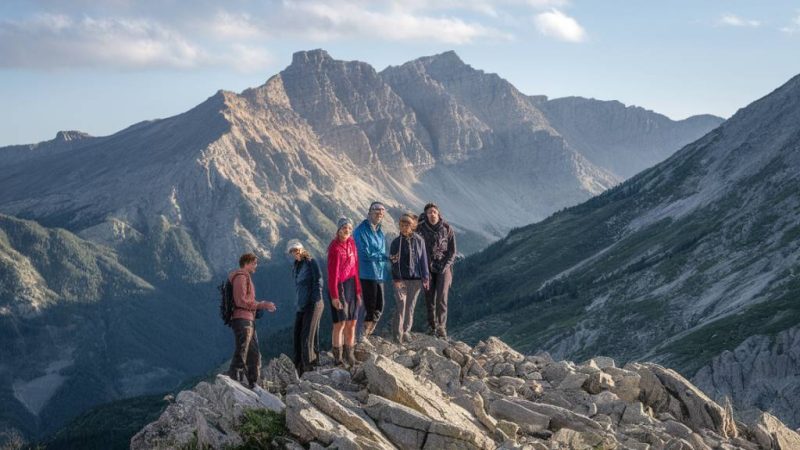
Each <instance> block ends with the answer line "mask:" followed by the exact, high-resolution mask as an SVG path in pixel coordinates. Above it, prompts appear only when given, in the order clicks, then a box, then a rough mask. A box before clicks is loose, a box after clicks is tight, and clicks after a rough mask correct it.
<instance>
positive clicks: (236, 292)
mask: <svg viewBox="0 0 800 450" xmlns="http://www.w3.org/2000/svg"><path fill="white" fill-rule="evenodd" d="M256 267H258V258H257V257H256V255H254V254H252V253H245V254H244V255H242V256H241V257H240V258H239V269H237V270H234V271H233V272H231V273H230V275H228V280H229V281H230V282H231V284H232V285H233V302H234V304H235V307H234V309H233V315H232V316H231V328H233V335H234V338H235V340H236V349H235V350H234V352H233V357H232V358H231V366H230V368H229V369H228V376H230V377H231V378H233V379H234V380H237V381H239V382H243V381H244V377H242V372H246V373H245V375H246V376H247V386H248V387H249V388H251V389H252V388H253V387H255V385H256V384H257V383H258V379H259V376H260V375H261V352H260V351H259V350H258V335H256V323H255V320H256V311H257V310H259V309H266V310H267V311H269V312H274V311H275V304H274V303H272V302H266V301H264V302H257V301H256V288H255V286H254V285H253V279H252V278H251V276H250V275H251V274H252V273H254V272H255V271H256ZM245 367H246V368H247V370H246V371H245Z"/></svg>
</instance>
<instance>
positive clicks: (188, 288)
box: [0, 51, 690, 426]
mask: <svg viewBox="0 0 800 450" xmlns="http://www.w3.org/2000/svg"><path fill="white" fill-rule="evenodd" d="M450 72H452V76H450V75H448V73H450ZM418 92H428V93H430V99H434V98H435V99H436V100H435V102H433V101H432V100H431V103H430V104H429V103H426V101H425V100H426V98H425V97H417V96H415V95H416V94H417V93H418ZM471 93H474V94H475V95H476V97H475V98H472V97H471V96H470V95H471ZM686 139H687V140H689V139H690V136H687V137H686ZM0 156H1V157H0V180H2V183H1V185H0V212H2V213H4V214H10V215H11V216H15V217H19V218H23V219H31V220H35V221H36V222H38V223H39V224H41V225H43V226H46V227H48V228H62V229H65V230H66V232H61V231H58V232H56V231H52V230H51V231H47V233H49V234H55V235H56V237H57V238H58V239H55V240H54V241H59V240H60V239H61V240H63V241H65V242H72V241H88V242H85V243H82V244H80V247H81V248H83V249H88V248H91V250H86V251H87V252H89V255H88V256H87V255H83V256H86V257H87V258H88V259H89V260H90V262H91V264H94V265H97V264H99V263H98V261H105V260H106V259H107V258H111V259H115V260H116V261H117V262H118V263H119V265H120V266H121V268H120V269H119V271H120V272H121V273H125V276H126V277H129V278H131V279H133V280H136V283H139V284H141V285H142V286H147V288H146V289H145V291H146V292H148V294H145V295H146V296H151V297H148V298H152V297H160V296H162V295H163V296H165V297H169V298H171V299H173V300H174V302H175V303H176V305H177V306H176V308H178V309H180V310H183V309H192V308H196V307H198V306H197V305H198V302H199V301H200V300H198V299H202V300H203V304H202V308H208V307H209V306H208V304H207V303H205V301H206V299H208V298H209V297H213V294H210V293H209V292H213V288H212V287H211V285H212V284H213V282H214V281H216V280H217V279H218V278H219V276H220V274H222V273H224V272H225V271H227V270H228V269H230V267H231V266H232V265H234V264H235V258H236V256H237V255H239V254H241V253H242V252H244V251H256V252H257V253H259V254H260V255H261V256H262V260H263V261H265V262H267V264H264V265H262V268H261V270H260V272H259V273H258V274H257V277H256V282H257V284H258V285H259V286H266V287H267V289H264V290H261V291H260V292H264V291H266V293H265V295H266V296H270V297H272V298H274V299H276V300H278V302H279V305H280V306H281V308H280V312H281V314H282V315H280V316H279V317H278V318H277V319H278V320H277V322H278V323H282V322H283V321H284V320H285V319H286V317H288V315H290V314H291V311H292V308H291V306H290V305H291V304H292V300H291V298H292V297H291V295H292V294H291V290H290V289H289V287H288V281H286V280H288V277H287V276H286V275H287V274H286V272H287V268H286V264H285V261H284V260H283V259H282V258H279V257H276V253H275V252H276V250H277V255H280V254H282V253H283V252H282V248H283V244H284V243H285V241H286V239H288V238H293V237H299V238H302V239H304V240H305V241H306V242H308V244H309V246H310V247H311V248H312V249H313V250H314V251H315V252H316V253H317V254H321V253H322V251H323V249H324V248H325V246H326V245H327V242H328V240H329V239H330V237H331V236H332V235H333V232H334V221H335V220H336V218H337V216H338V215H339V214H347V215H349V216H350V217H352V218H354V219H356V218H358V217H360V216H362V215H363V213H364V211H365V210H366V208H367V206H368V205H369V203H370V202H371V201H372V200H374V199H381V200H384V201H385V202H386V203H387V204H388V205H389V210H390V216H391V217H396V216H397V215H398V213H400V212H402V211H404V210H407V209H412V210H417V209H419V208H420V207H421V206H422V205H423V204H424V203H425V202H427V201H430V200H435V201H438V202H439V203H440V204H441V206H442V208H443V210H444V212H445V216H446V217H447V218H448V219H449V220H451V221H452V222H453V223H454V224H455V225H456V226H457V227H458V229H459V236H460V241H459V242H460V248H461V249H462V251H465V252H467V253H468V252H470V251H473V250H476V249H478V248H481V247H483V246H484V245H486V243H488V241H489V240H490V239H493V238H496V237H499V236H501V235H502V234H504V233H505V232H506V231H507V230H508V229H510V228H511V227H512V226H515V225H521V224H525V223H529V222H531V221H534V220H538V219H539V218H542V217H544V216H545V215H547V214H549V213H550V212H552V211H555V210H557V209H559V208H562V207H564V206H566V205H568V204H573V203H576V202H578V201H580V200H582V199H585V198H588V197H589V196H591V195H593V194H596V193H598V192H600V191H602V190H603V189H606V188H608V187H610V186H612V185H613V184H615V183H617V182H618V181H619V179H618V178H615V177H613V176H611V175H609V173H608V171H607V170H605V169H604V168H602V167H598V166H596V165H593V164H592V163H591V162H589V161H588V160H587V159H586V158H584V157H583V156H582V155H581V154H580V153H578V152H577V151H576V150H574V149H573V148H572V147H571V145H570V143H569V142H568V140H565V138H564V136H561V135H560V134H559V132H558V130H556V129H554V128H553V127H552V126H551V125H550V124H548V122H547V117H546V116H545V115H544V114H543V113H542V112H541V111H539V110H538V109H537V108H536V107H535V106H534V105H533V104H532V103H531V102H530V101H529V99H528V97H526V96H524V95H522V94H521V93H519V92H518V91H517V90H516V89H515V88H514V87H513V86H511V85H510V83H508V82H507V81H505V80H503V79H502V78H500V77H499V76H497V75H493V74H485V73H484V72H482V71H478V70H475V69H472V68H471V67H470V66H468V65H466V64H464V63H463V62H462V61H461V60H460V59H459V58H458V57H457V56H456V55H455V54H454V53H446V54H442V55H437V56H434V57H428V58H422V59H421V60H418V61H416V62H411V63H408V64H407V65H404V66H400V67H397V68H388V69H386V70H384V71H382V72H377V71H375V70H374V69H373V68H371V67H370V66H368V65H367V64H364V63H360V62H346V61H336V60H334V59H333V58H331V57H330V56H329V55H328V54H327V53H326V52H324V51H311V52H299V53H297V54H296V55H295V56H294V60H293V63H292V65H290V66H289V67H288V68H287V69H286V70H285V71H283V72H281V73H280V74H278V75H275V76H273V77H271V78H270V79H269V80H268V81H267V82H266V83H265V84H264V85H262V86H260V87H256V88H253V89H248V90H245V91H244V92H242V93H240V94H236V93H232V92H226V91H220V92H217V93H216V94H214V95H213V96H211V97H210V98H208V99H207V100H206V101H204V102H203V103H201V104H200V105H198V106H196V107H195V108H192V109H191V110H189V111H187V112H185V113H183V114H179V115H177V116H174V117H169V118H166V119H158V120H151V121H145V122H141V123H138V124H135V125H132V126H131V127H129V128H126V129H124V130H122V131H120V132H118V133H115V134H112V135H110V136H104V137H90V136H86V135H84V134H81V133H80V132H63V133H59V135H58V136H57V137H56V139H55V140H53V141H49V142H46V143H41V144H37V145H31V146H14V147H6V148H0ZM531 192H534V193H535V195H531ZM499 216H502V217H505V220H502V221H498V220H497V217H499ZM9 220H13V219H9ZM387 221H388V222H389V223H388V224H387V228H388V229H389V231H390V232H391V231H393V228H394V225H393V223H392V222H393V221H392V220H391V218H390V219H387ZM64 233H68V234H64ZM91 244H97V245H99V246H100V247H92V246H91ZM59 245H60V244H59ZM15 251H16V253H10V254H12V255H13V258H11V260H10V261H11V262H10V263H9V264H10V265H9V266H4V267H3V272H2V273H0V277H2V278H3V279H10V280H12V282H13V283H14V284H13V286H12V285H9V286H10V287H9V289H8V291H7V292H6V293H4V295H7V296H8V297H4V298H2V299H1V300H2V301H0V305H6V306H4V307H7V308H8V309H7V310H4V312H5V319H4V320H7V321H6V322H5V323H7V324H12V325H4V327H5V326H8V327H9V329H10V330H13V332H12V335H13V339H16V340H18V341H19V342H20V343H21V344H20V345H23V346H25V347H26V348H27V351H28V353H27V355H28V356H27V357H29V358H30V359H32V360H35V361H37V362H38V364H39V365H38V366H37V367H35V368H33V369H31V370H26V371H20V370H15V369H14V366H13V365H12V366H10V367H6V368H4V370H5V374H4V383H3V385H2V389H3V390H4V392H7V393H8V392H11V390H12V388H11V386H12V385H13V384H14V383H17V384H18V385H24V384H25V383H28V382H31V381H32V380H36V379H38V378H39V377H41V376H46V375H52V374H60V373H62V372H64V373H65V374H66V373H82V372H81V371H82V370H89V369H97V367H96V366H95V365H94V363H95V362H93V361H91V359H90V358H88V356H87V357H86V358H82V359H81V358H79V359H78V360H76V364H75V366H74V367H73V368H63V367H60V366H58V361H59V360H58V359H57V358H55V357H54V356H52V355H51V354H50V353H48V350H47V349H44V348H38V347H37V345H39V344H38V341H37V340H36V337H37V336H38V334H37V333H38V331H37V329H36V327H35V323H36V322H37V321H50V320H52V321H53V323H54V324H57V323H58V321H59V320H66V319H64V317H65V316H64V314H66V313H63V312H61V311H60V310H61V309H62V308H64V307H66V306H67V305H68V304H70V303H71V301H70V297H69V296H65V295H62V293H61V292H60V291H58V290H57V289H56V290H54V289H52V286H55V285H57V283H55V282H54V280H51V279H49V277H52V276H53V275H52V274H50V275H46V274H47V272H46V271H45V272H42V271H39V275H41V277H40V278H36V280H35V283H33V286H41V287H42V288H41V290H39V291H37V293H35V294H36V295H34V294H31V295H27V294H24V295H23V294H20V293H21V292H23V291H24V290H25V289H27V286H24V284H26V281H25V280H27V278H25V277H24V276H22V275H20V274H22V273H26V271H27V272H28V273H33V272H31V270H30V267H29V266H31V264H32V263H31V262H30V261H28V260H26V258H27V259H29V256H30V255H28V254H26V252H25V251H20V250H19V249H16V250H15ZM69 255H71V256H70V257H71V258H75V259H76V260H78V259H80V258H81V256H80V255H73V254H69ZM32 276H34V277H35V275H32ZM116 288H118V286H116V285H115V286H114V289H116ZM37 289H38V288H37ZM48 289H49V290H48ZM260 289H262V288H260ZM120 292H122V291H120ZM105 294H106V292H105V291H102V292H101V293H100V294H98V296H96V297H91V298H90V299H88V300H87V299H83V300H84V301H83V303H84V305H82V306H81V308H85V309H86V311H82V313H81V314H86V315H88V314H101V313H100V312H99V311H102V313H103V314H105V313H109V314H111V315H112V316H114V315H115V314H116V313H117V312H119V310H118V309H117V308H119V307H120V305H129V303H126V302H122V303H120V302H117V301H111V300H112V296H108V295H105ZM131 295H132V296H134V294H131ZM134 297H135V296H134ZM131 298H133V297H131ZM126 300H130V298H126ZM25 302H27V305H26V304H24V303H25ZM8 305H13V307H10V306H8ZM70 308H72V306H70ZM93 309H94V311H93V312H92V311H91V310H93ZM212 309H213V308H212ZM115 311H116V312H115ZM204 311H206V312H205V313H203V314H204V315H202V317H200V318H198V319H197V322H196V324H197V326H198V328H202V327H204V326H208V327H211V326H213V325H217V322H218V321H217V319H216V317H215V316H214V312H213V311H209V310H208V309H204ZM192 314H196V312H193V313H192ZM101 315H102V314H101ZM31 316H33V317H31ZM93 317H94V316H93ZM133 317H136V318H140V319H141V320H146V317H147V316H146V315H141V316H140V315H138V314H136V315H134V316H133ZM48 323H49V322H48ZM138 325H141V324H137V325H136V326H138ZM59 326H60V325H59ZM75 327H77V328H78V329H79V330H78V334H80V335H87V336H88V335H91V333H92V332H94V331H95V330H94V329H93V328H92V326H91V325H85V324H84V323H83V322H82V321H78V322H77V324H75ZM81 327H84V328H81ZM56 328H58V327H56ZM70 330H73V329H72V328H70ZM109 330H110V332H111V333H112V336H110V338H114V339H116V338H117V336H113V333H116V332H117V331H116V330H115V329H113V328H111V329H109ZM155 330H158V331H163V332H164V333H165V336H160V337H158V338H148V339H149V340H148V341H147V345H145V346H144V347H145V348H147V346H148V345H150V344H153V343H154V342H157V341H158V340H159V339H165V338H169V337H170V336H171V334H172V333H179V331H177V330H170V329H168V328H162V327H156V328H155ZM223 331H224V330H223ZM70 332H72V331H70ZM57 335H58V336H60V337H59V339H61V340H63V343H64V344H65V345H66V344H70V343H71V342H72V341H71V340H70V339H72V338H70V337H69V335H62V334H58V333H57ZM188 337H189V336H188V335H186V336H183V337H181V339H184V338H188ZM209 339H210V337H209ZM178 341H179V342H182V340H180V339H179V340H178ZM228 345H229V343H228V341H227V339H226V338H222V339H220V340H219V341H218V342H216V344H211V343H209V353H210V354H215V355H216V354H219V352H222V351H223V349H227V347H228ZM112 347H113V346H112ZM225 351H227V350H225ZM15 355H16V356H15V358H16V357H17V356H19V354H17V353H15ZM87 355H88V354H87ZM155 355H156V356H158V357H162V358H163V360H162V361H161V362H162V363H164V364H168V363H169V359H168V358H167V357H165V356H164V355H163V354H162V353H158V352H156V353H155ZM216 362H218V361H211V360H209V361H207V363H208V364H214V363H216ZM117 363H118V361H111V362H109V363H108V365H105V366H102V367H101V369H102V370H97V371H96V372H97V373H98V374H99V375H96V376H98V377H100V378H102V380H101V381H99V382H98V383H96V384H97V385H98V386H105V385H106V383H109V382H110V380H111V379H112V378H113V377H114V375H113V374H114V370H116V369H114V367H113V366H114V364H117ZM51 364H56V366H52V367H56V369H53V370H50V369H49V368H50V367H51V366H50V365H51ZM104 364H105V363H104ZM153 364H155V365H157V364H156V363H153ZM193 364H194V362H193ZM186 367H190V368H191V369H187V368H186ZM196 368H197V366H185V367H183V366H182V367H180V368H178V369H175V368H174V367H166V370H167V372H168V375H170V377H172V376H173V375H175V374H182V373H188V372H191V371H193V370H195V369H196ZM140 369H141V370H139V369H137V371H134V373H138V374H142V376H143V378H142V379H136V377H135V376H132V377H130V378H129V379H126V380H125V381H124V382H120V383H121V387H120V388H119V389H117V390H114V389H107V390H103V392H102V393H100V394H97V395H96V396H95V397H92V398H90V399H89V397H88V396H89V395H91V396H94V395H95V394H96V392H95V391H92V390H91V389H90V390H89V393H88V394H87V391H81V390H80V389H77V390H75V391H71V392H68V391H67V388H64V389H62V390H63V392H61V391H59V392H58V393H56V395H55V396H54V397H53V398H54V399H58V398H60V397H59V396H62V395H63V397H64V398H65V399H69V398H73V397H76V396H82V398H84V399H89V400H91V401H89V403H92V404H93V403H94V402H99V401H107V400H113V399H115V398H119V397H120V396H124V395H127V394H126V393H131V392H146V390H142V389H140V388H138V387H137V386H140V385H141V384H142V383H144V384H145V385H147V383H150V382H152V380H153V379H149V378H147V376H149V375H147V374H148V370H147V367H142V368H140ZM173 369H174V370H173ZM104 374H105V375H104ZM93 376H95V375H93ZM175 376H177V375H175ZM154 379H155V380H158V377H156V378H154ZM148 380H149V381H148ZM170 380H172V378H170ZM20 383H21V384H20ZM64 386H67V385H66V384H65V385H64ZM70 389H71V388H70ZM81 389H83V388H81ZM137 389H138V390H137ZM84 394H85V395H84ZM6 398H8V399H9V400H8V404H9V405H13V408H12V407H9V408H8V411H17V412H18V411H24V410H25V406H24V405H23V403H21V402H19V401H16V400H13V395H10V394H9V395H8V396H6ZM5 403H6V402H4V405H5ZM59 405H60V406H59ZM81 405H82V403H81ZM48 408H50V409H52V410H53V412H52V413H47V414H45V416H46V417H47V419H48V420H47V421H44V420H42V422H41V423H45V422H46V423H47V424H48V426H57V425H58V423H59V422H60V421H62V420H63V419H64V418H66V417H69V416H70V415H77V414H78V413H80V412H81V411H80V409H79V408H70V407H69V403H68V402H61V403H58V402H54V403H51V404H44V405H42V408H41V409H39V408H33V409H34V410H37V411H48V410H49V409H48ZM58 408H61V410H59V411H57V412H56V411H55V410H56V409H58ZM29 412H34V411H31V410H30V409H29ZM9 414H11V413H9ZM26 414H27V413H26ZM43 417H44V416H43ZM40 419H42V418H41V417H40ZM32 423H36V422H35V421H32Z"/></svg>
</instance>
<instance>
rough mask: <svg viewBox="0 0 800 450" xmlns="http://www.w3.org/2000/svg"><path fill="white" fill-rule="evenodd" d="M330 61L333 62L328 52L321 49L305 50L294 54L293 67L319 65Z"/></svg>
mask: <svg viewBox="0 0 800 450" xmlns="http://www.w3.org/2000/svg"><path fill="white" fill-rule="evenodd" d="M329 60H333V58H331V55H330V54H329V53H328V52H327V51H325V50H323V49H321V48H317V49H314V50H303V51H299V52H294V54H292V65H293V66H294V65H299V66H303V65H306V64H319V63H321V62H323V61H329Z"/></svg>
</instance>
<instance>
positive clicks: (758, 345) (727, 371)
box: [692, 326, 800, 424]
mask: <svg viewBox="0 0 800 450" xmlns="http://www.w3.org/2000/svg"><path fill="white" fill-rule="evenodd" d="M692 382H693V383H694V384H696V385H697V386H698V387H700V388H701V389H703V391H705V392H708V394H709V395H710V396H712V397H713V398H717V399H719V398H724V397H728V398H731V399H732V400H733V404H734V406H735V407H736V408H737V409H740V410H742V411H747V410H750V409H756V408H757V409H761V410H764V411H770V412H771V413H772V414H774V415H776V416H778V417H780V418H781V419H783V420H784V421H785V422H786V423H787V424H800V411H798V410H797V405H796V403H797V399H798V398H800V327H798V326H795V327H792V328H790V329H788V330H785V331H782V332H780V333H778V334H776V335H775V336H765V335H758V336H751V337H749V338H748V339H747V340H745V341H744V342H742V343H741V344H740V345H739V346H738V347H736V348H735V349H733V350H727V351H724V352H722V353H721V354H720V355H719V356H717V357H715V358H714V359H713V360H712V361H711V362H710V363H709V364H708V365H706V366H704V367H703V368H701V369H700V370H698V371H697V374H695V375H694V376H693V377H692Z"/></svg>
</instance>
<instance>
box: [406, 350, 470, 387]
mask: <svg viewBox="0 0 800 450" xmlns="http://www.w3.org/2000/svg"><path fill="white" fill-rule="evenodd" d="M414 372H415V373H416V374H417V375H418V376H420V377H423V378H426V379H428V380H430V381H432V382H433V383H434V384H436V385H437V386H439V388H440V389H441V390H443V391H445V392H447V393H448V394H453V393H455V392H456V391H457V390H458V388H459V387H461V366H460V365H458V364H457V363H456V362H455V361H453V360H451V359H449V358H445V357H444V356H441V355H439V354H438V353H436V351H435V350H434V349H432V348H426V349H424V350H422V351H421V352H419V364H418V365H417V367H416V369H415V371H414Z"/></svg>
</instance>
